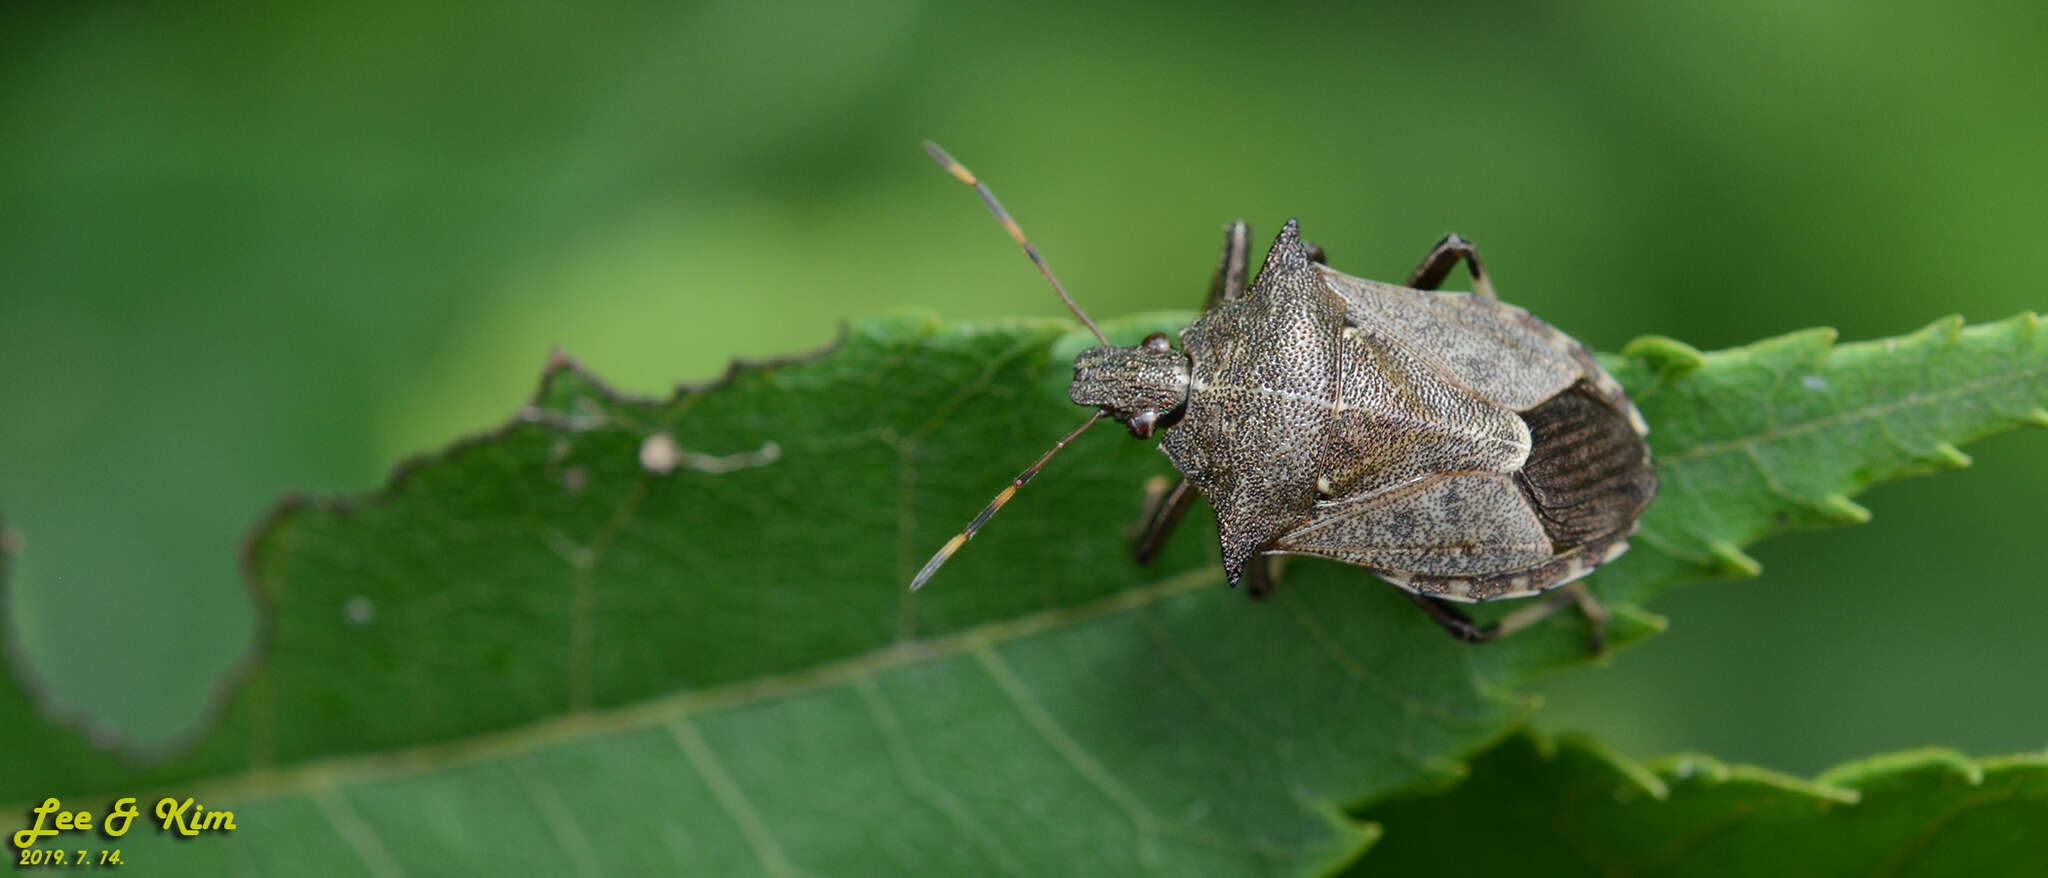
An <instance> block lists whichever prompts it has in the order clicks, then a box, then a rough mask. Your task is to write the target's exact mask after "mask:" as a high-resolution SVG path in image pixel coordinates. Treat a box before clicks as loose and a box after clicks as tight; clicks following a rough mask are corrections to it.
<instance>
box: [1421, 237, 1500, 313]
mask: <svg viewBox="0 0 2048 878" xmlns="http://www.w3.org/2000/svg"><path fill="white" fill-rule="evenodd" d="M1460 259H1463V260H1465V265H1466V267H1467V268H1469V269H1471V271H1472V292H1474V293H1478V294H1479V295H1482V296H1485V297H1486V298H1489V299H1498V298H1500V297H1499V296H1496V295H1494V294H1493V282H1492V281H1490V280H1487V279H1486V269H1485V268H1484V267H1482V266H1481V265H1480V264H1479V251H1478V250H1477V249H1476V248H1474V247H1473V246H1472V242H1471V241H1467V240H1465V239H1464V238H1460V237H1458V236H1457V235H1445V236H1444V239H1443V240H1441V241H1438V242H1436V246H1434V247H1431V248H1429V255H1428V256H1424V257H1422V264H1421V265H1418V266H1415V271H1413V272H1411V273H1409V275H1408V286H1411V287H1414V288H1415V289H1418V290H1433V289H1436V288H1437V287H1439V286H1442V285H1443V282H1444V276H1445V275H1448V274H1450V273H1451V269H1452V268H1453V267H1455V266H1456V265H1457V264H1458V260H1460Z"/></svg>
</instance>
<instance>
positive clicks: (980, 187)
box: [924, 140, 1109, 345]
mask: <svg viewBox="0 0 2048 878" xmlns="http://www.w3.org/2000/svg"><path fill="white" fill-rule="evenodd" d="M924 151H925V154H926V155H929V156H931V157H932V161H935V162H938V163H939V167H942V168H945V169H946V173H948V174H952V175H953V176H955V177H958V178H959V179H960V182H962V183H966V184H967V185H969V186H973V187H974V191H976V192H979V193H981V202H982V203H983V204H986V205H988V209H989V210H990V211H993V212H994V213H995V215H996V219H999V220H1002V221H1003V228H1004V229H1005V230H1007V231H1009V233H1010V237H1012V238H1015V239H1017V243H1018V244H1021V245H1023V247H1024V253H1025V255H1027V256H1030V257H1031V264H1032V265H1036V266H1038V273H1039V274H1042V275H1045V281H1046V283H1049V284H1052V290H1053V292H1055V293H1059V294H1060V301H1062V302H1065V303H1067V309H1068V310H1070V311H1073V312H1074V316H1075V317H1079V318H1081V324H1082V325H1083V326H1086V327H1088V331H1089V332H1092V333H1095V337H1096V339H1098V340H1100V341H1101V342H1102V343H1103V344H1105V345H1107V344H1109V339H1108V338H1105V337H1103V335H1102V330H1101V329H1098V328H1096V326H1095V321H1093V320H1090V319H1088V313H1087V312H1085V311H1082V310H1081V306H1080V305H1076V304H1074V297H1073V296H1069V295H1067V288H1066V287H1063V286H1060V279H1059V278H1056V277H1053V276H1052V269H1051V268H1049V267H1047V266H1046V264H1045V259H1044V258H1042V257H1040V256H1039V255H1038V250H1037V248H1034V247H1032V246H1031V242H1030V241H1027V240H1025V239H1024V230H1023V229H1021V228H1018V227H1017V221H1016V220H1013V219H1011V218H1010V212H1009V211H1007V210H1004V209H1003V205H1002V203H1001V202H998V201H996V194H995V193H994V192H990V191H988V184H986V183H983V182H981V180H980V179H979V178H977V177H975V176H974V172H973V171H970V170H968V169H967V166H966V165H963V164H961V163H959V162H957V161H954V160H953V157H952V156H950V155H947V154H946V151H945V150H943V149H940V148H939V145H938V144H936V143H933V142H931V141H929V140H927V141H925V142H924Z"/></svg>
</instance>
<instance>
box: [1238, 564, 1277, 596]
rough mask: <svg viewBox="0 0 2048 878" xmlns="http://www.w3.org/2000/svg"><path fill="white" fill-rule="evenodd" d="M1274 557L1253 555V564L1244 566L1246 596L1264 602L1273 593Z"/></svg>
mask: <svg viewBox="0 0 2048 878" xmlns="http://www.w3.org/2000/svg"><path fill="white" fill-rule="evenodd" d="M1273 561H1274V556H1272V555H1253V556H1252V560H1251V563H1249V564H1246V565H1244V589H1245V594H1246V595H1249V596H1250V597H1251V598H1252V599H1253V600H1264V599H1265V598H1266V596H1267V595H1270V594H1272V593H1273Z"/></svg>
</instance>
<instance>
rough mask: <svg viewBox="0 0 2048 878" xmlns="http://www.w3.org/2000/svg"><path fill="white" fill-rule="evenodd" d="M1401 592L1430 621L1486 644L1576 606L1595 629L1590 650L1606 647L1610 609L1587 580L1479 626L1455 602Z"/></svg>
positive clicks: (1466, 637)
mask: <svg viewBox="0 0 2048 878" xmlns="http://www.w3.org/2000/svg"><path fill="white" fill-rule="evenodd" d="M1401 593H1402V594H1405V595H1407V596H1408V599H1409V600H1412V601H1414V602H1415V605H1416V606H1418V607H1421V608H1422V612H1423V613H1424V614H1425V615H1427V616H1429V619H1430V621H1432V622H1435V623H1436V624H1437V625H1439V626H1441V627H1442V628H1443V629H1444V631H1446V632H1448V633H1449V634H1450V635H1451V636H1452V637H1455V638H1458V639H1459V640H1463V641H1465V642H1467V643H1484V642H1486V641H1489V640H1494V639H1496V638H1501V637H1506V636H1507V635H1510V634H1513V633H1515V632H1517V631H1520V630H1522V629H1524V628H1527V627H1529V626H1531V625H1534V624H1536V623H1537V622H1541V621H1543V620H1544V619H1546V618H1548V617H1549V616H1550V614H1552V613H1555V612H1557V611H1558V610H1562V609H1564V608H1565V607H1569V606H1573V605H1575V604H1576V605H1577V606H1578V608H1579V611H1580V612H1581V613H1584V614H1585V616H1586V623H1587V625H1588V626H1590V627H1591V628H1592V629H1593V631H1592V634H1591V635H1590V636H1589V638H1588V639H1589V640H1590V641H1591V644H1590V647H1591V651H1592V652H1594V653H1595V654H1598V653H1600V652H1603V651H1605V650H1606V648H1607V608H1605V607H1602V606H1600V603H1599V602H1598V601H1596V600H1594V599H1593V593H1592V592H1590V591H1587V590H1586V586H1585V584H1584V583H1578V582H1575V583H1572V584H1570V585H1567V586H1564V587H1562V588H1559V589H1558V590H1556V591H1554V592H1551V593H1550V594H1547V595H1544V596H1543V598H1542V600H1540V601H1538V602H1536V603H1534V604H1531V605H1529V606H1526V607H1523V608H1521V609H1519V610H1516V611H1514V612H1512V613H1509V614H1507V615H1505V616H1502V617H1500V619H1499V621H1496V622H1494V623H1493V624H1491V625H1480V624H1479V623H1477V622H1474V621H1472V617H1471V616H1467V615H1465V612H1464V611H1463V610H1460V609H1458V608H1457V606H1456V605H1455V604H1453V603H1452V602H1450V601H1446V600H1444V599H1442V598H1434V597H1430V596H1429V595H1423V594H1416V593H1415V592H1412V591H1408V590H1406V589H1403V590H1402V592H1401Z"/></svg>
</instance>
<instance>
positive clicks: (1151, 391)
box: [1067, 336, 1188, 439]
mask: <svg viewBox="0 0 2048 878" xmlns="http://www.w3.org/2000/svg"><path fill="white" fill-rule="evenodd" d="M1156 338H1157V339H1158V340H1157V341H1154V340H1153V339H1146V343H1145V344H1141V345H1139V346H1137V347H1131V348H1119V347H1108V346H1105V347H1093V348H1089V349H1087V350H1085V351H1082V352H1081V354H1080V356H1077V357H1075V358H1074V383H1073V384H1071V385H1069V386H1068V387H1067V398H1068V399H1071V400H1073V401H1074V402H1075V403H1076V404H1078V405H1086V406H1094V407H1096V408H1099V409H1101V410H1102V411H1103V412H1104V413H1105V414H1108V415H1109V416H1110V417H1112V418H1115V419H1117V421H1118V422H1119V423H1122V424H1123V425H1124V426H1125V427H1128V428H1130V431H1131V435H1133V436H1137V437H1139V438H1141V439H1142V438H1144V437H1146V436H1150V435H1152V431H1153V430H1154V429H1155V428H1157V427H1162V426H1166V425H1167V424H1170V423H1172V421H1173V419H1174V418H1175V417H1177V416H1178V415H1179V414H1180V411H1181V408H1182V407H1183V406H1184V405H1185V404H1186V403H1187V401H1188V355H1187V354H1184V353H1182V352H1180V351H1177V350H1174V349H1173V347H1172V346H1171V345H1169V344H1166V343H1165V338H1164V337H1163V336H1162V337H1156Z"/></svg>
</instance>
